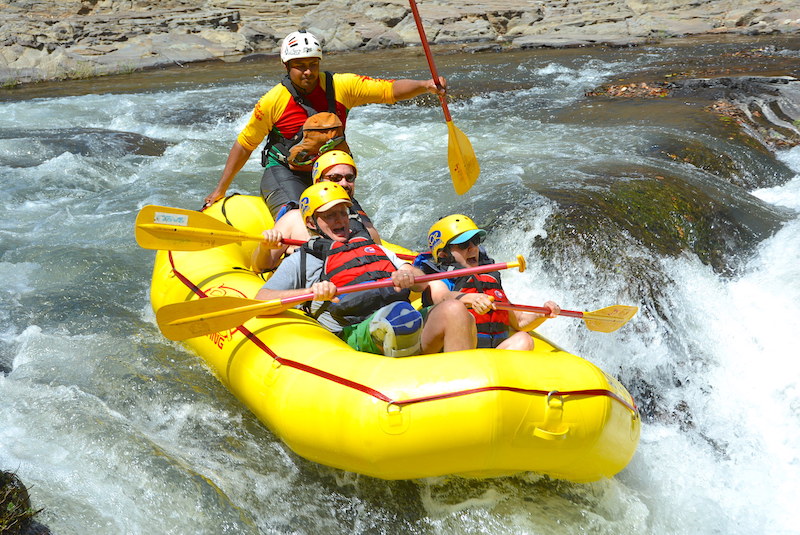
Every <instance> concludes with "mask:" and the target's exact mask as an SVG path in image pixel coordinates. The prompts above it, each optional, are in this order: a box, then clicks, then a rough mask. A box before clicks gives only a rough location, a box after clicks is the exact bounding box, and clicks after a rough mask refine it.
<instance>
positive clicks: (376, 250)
mask: <svg viewBox="0 0 800 535" xmlns="http://www.w3.org/2000/svg"><path fill="white" fill-rule="evenodd" d="M302 250H303V254H306V253H310V254H313V255H314V256H316V257H317V258H320V259H322V260H323V262H324V265H323V273H322V280H329V281H331V282H332V283H333V284H335V285H336V286H339V287H341V286H350V285H353V284H358V283H361V282H369V281H375V280H379V279H385V278H388V277H391V275H392V273H393V272H395V271H397V268H396V267H395V266H394V264H393V263H392V261H391V260H390V259H389V257H388V256H386V253H384V252H383V249H382V248H381V247H380V246H378V245H376V244H375V242H373V241H372V240H370V239H367V238H364V237H362V236H356V237H354V238H350V240H348V241H346V242H344V243H342V242H335V241H333V240H328V239H324V238H316V239H313V240H310V241H309V242H307V244H306V245H304V246H303V249H302ZM301 271H302V272H305V267H303V268H302V270H301ZM409 294H410V291H409V290H402V291H400V292H398V291H395V289H394V286H389V287H388V288H374V289H372V290H364V291H361V292H353V293H348V294H344V295H340V296H339V302H338V303H333V302H330V301H329V302H327V303H326V305H328V306H324V305H323V307H321V308H320V309H319V310H318V311H317V313H316V317H319V314H321V313H322V312H324V311H325V310H327V311H328V312H330V314H331V316H333V318H334V319H335V320H336V321H337V322H338V323H339V324H340V325H342V326H345V325H354V324H356V323H360V322H361V321H364V320H365V319H367V318H368V317H369V316H371V315H372V314H373V313H374V312H375V311H377V310H378V309H379V308H381V307H384V306H386V305H388V304H389V303H393V302H395V301H408V297H409Z"/></svg>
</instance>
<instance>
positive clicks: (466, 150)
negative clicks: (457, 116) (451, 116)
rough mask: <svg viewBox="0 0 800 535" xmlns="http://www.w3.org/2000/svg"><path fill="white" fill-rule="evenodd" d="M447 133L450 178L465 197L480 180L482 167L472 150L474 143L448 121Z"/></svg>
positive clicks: (455, 187) (459, 192) (457, 190)
mask: <svg viewBox="0 0 800 535" xmlns="http://www.w3.org/2000/svg"><path fill="white" fill-rule="evenodd" d="M447 133H448V145H447V164H448V166H449V167H450V177H451V178H452V179H453V188H454V189H455V190H456V193H457V194H458V195H463V194H465V193H466V192H468V191H469V189H470V188H471V187H472V185H473V184H475V181H476V180H478V175H479V174H480V172H481V167H480V165H478V159H477V158H476V157H475V151H474V150H472V143H470V142H469V139H467V136H465V135H464V133H463V132H462V131H461V130H459V129H458V128H457V127H456V125H454V124H453V121H447Z"/></svg>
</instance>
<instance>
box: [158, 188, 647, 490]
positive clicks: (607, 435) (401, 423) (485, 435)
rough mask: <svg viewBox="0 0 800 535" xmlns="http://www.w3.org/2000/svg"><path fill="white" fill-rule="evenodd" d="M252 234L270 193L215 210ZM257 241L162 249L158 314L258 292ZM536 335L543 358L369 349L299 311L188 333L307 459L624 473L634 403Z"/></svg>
mask: <svg viewBox="0 0 800 535" xmlns="http://www.w3.org/2000/svg"><path fill="white" fill-rule="evenodd" d="M205 213H206V214H208V215H211V216H213V217H215V218H217V219H219V220H221V221H224V222H226V223H228V224H230V225H233V226H234V227H236V228H238V229H239V230H242V231H243V232H247V233H250V234H258V233H260V232H261V230H263V229H264V228H267V227H269V226H271V225H272V219H271V217H270V215H269V212H268V210H266V208H265V206H264V203H263V201H262V200H261V199H260V198H258V197H250V196H242V195H234V196H232V197H228V198H227V199H225V200H224V201H223V202H218V203H216V204H215V205H214V206H213V207H211V208H210V209H209V210H207V211H206V212H205ZM254 247H255V242H253V241H249V242H248V241H246V242H243V243H242V244H230V245H225V246H222V247H217V248H212V249H207V250H202V251H191V252H186V251H184V252H178V251H159V252H158V253H157V255H156V261H155V269H154V272H153V282H152V289H151V301H152V304H153V308H154V309H155V310H158V309H159V308H161V307H162V306H164V305H167V304H171V303H178V302H182V301H188V300H191V299H200V298H203V297H206V296H236V297H247V298H252V297H254V296H255V294H256V292H257V291H258V289H259V288H260V287H261V285H262V284H263V283H264V279H263V278H262V277H261V276H260V275H257V274H254V273H253V272H252V271H249V269H248V264H249V258H250V255H251V253H252V250H253V248H254ZM534 336H536V337H537V339H536V344H535V346H536V347H535V349H534V351H531V352H521V351H503V350H497V349H479V350H472V351H462V352H454V353H440V354H435V355H421V356H416V357H407V358H389V357H383V356H379V355H372V354H366V353H360V352H357V351H355V350H353V349H351V348H350V347H349V346H347V345H346V344H345V343H344V342H343V341H341V340H340V339H339V338H338V337H336V336H335V335H333V334H331V333H330V332H328V331H327V330H325V329H324V328H322V327H321V326H320V325H319V324H318V323H317V322H315V321H314V320H312V319H310V318H309V317H307V316H305V315H304V314H302V313H301V312H299V311H296V310H290V311H287V312H284V313H281V314H279V315H276V316H272V317H259V318H253V319H251V320H250V321H247V322H246V323H245V324H244V325H243V326H241V327H239V328H236V329H232V330H229V331H227V332H220V333H215V334H211V335H208V336H202V337H196V338H191V339H189V340H187V341H186V342H185V343H186V345H187V346H188V347H190V348H191V349H192V350H194V351H195V352H196V353H197V354H198V355H200V356H201V357H202V358H203V359H204V360H205V361H206V362H207V363H208V365H209V366H210V367H211V369H212V370H213V371H214V373H215V374H216V375H217V377H219V379H220V380H221V381H222V382H223V383H224V384H225V386H226V387H227V388H228V389H229V390H230V391H231V392H232V393H233V394H234V395H235V396H236V397H237V398H239V399H240V400H241V401H242V403H244V404H245V405H246V406H247V407H248V408H249V409H250V410H251V411H253V413H255V415H256V416H257V417H258V418H259V419H260V420H261V421H262V422H263V423H264V424H265V425H266V426H267V427H268V428H269V429H270V430H271V431H272V432H273V433H275V434H276V435H277V436H278V437H280V438H281V440H283V442H284V443H286V445H287V446H289V447H290V448H291V449H292V450H294V451H295V452H296V453H297V454H299V455H301V456H303V457H305V458H307V459H310V460H312V461H315V462H318V463H321V464H325V465H328V466H333V467H336V468H341V469H343V470H348V471H352V472H357V473H360V474H366V475H368V476H373V477H378V478H382V479H413V478H422V477H430V476H441V475H450V474H455V475H461V476H468V477H491V476H502V475H510V474H514V473H517V472H521V471H532V472H538V473H541V474H547V475H548V476H551V477H553V478H558V479H566V480H570V481H576V482H588V481H594V480H597V479H600V478H604V477H612V476H613V475H614V474H616V473H618V472H619V471H620V470H622V469H623V468H625V466H626V465H627V464H628V462H629V461H630V460H631V458H632V457H633V454H634V451H635V450H636V446H637V444H638V441H639V431H640V418H639V414H638V412H637V409H636V407H635V405H634V402H633V399H632V398H631V396H630V394H629V393H628V392H627V391H626V390H625V388H624V387H623V386H622V385H621V384H620V383H619V382H618V381H617V380H616V379H614V378H613V377H611V376H609V375H608V374H606V373H604V372H603V371H602V370H600V369H599V368H598V367H596V366H595V365H593V364H591V363H590V362H587V361H586V360H583V359H581V358H579V357H577V356H575V355H571V354H569V353H566V352H564V351H563V350H561V349H559V348H557V347H555V346H553V345H551V344H550V343H548V342H547V341H546V340H544V339H543V338H541V337H538V336H537V335H535V334H534Z"/></svg>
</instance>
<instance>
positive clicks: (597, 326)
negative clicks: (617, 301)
mask: <svg viewBox="0 0 800 535" xmlns="http://www.w3.org/2000/svg"><path fill="white" fill-rule="evenodd" d="M638 311H639V307H633V306H628V305H612V306H610V307H606V308H601V309H600V310H595V311H594V312H584V313H583V319H584V321H585V322H586V328H587V329H589V330H590V331H598V332H601V333H613V332H614V331H616V330H617V329H619V328H620V327H622V326H623V325H625V324H626V323H628V321H629V320H630V319H631V318H632V317H633V316H635V315H636V312H638Z"/></svg>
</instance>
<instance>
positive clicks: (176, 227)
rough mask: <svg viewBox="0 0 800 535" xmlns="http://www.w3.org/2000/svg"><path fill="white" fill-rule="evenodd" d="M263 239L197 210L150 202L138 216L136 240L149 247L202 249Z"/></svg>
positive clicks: (181, 249) (170, 249) (185, 249)
mask: <svg viewBox="0 0 800 535" xmlns="http://www.w3.org/2000/svg"><path fill="white" fill-rule="evenodd" d="M260 239H261V236H258V235H250V234H245V233H243V232H240V231H238V230H236V229H235V228H234V227H232V226H230V225H228V224H226V223H223V222H222V221H219V220H218V219H214V218H213V217H211V216H210V215H206V214H204V213H202V212H197V211H195V210H184V209H183V208H170V207H168V206H155V205H148V206H145V207H144V208H142V209H141V210H140V211H139V215H138V216H137V217H136V243H138V244H139V246H140V247H143V248H145V249H166V250H169V251H201V250H203V249H210V248H212V247H219V246H220V245H228V244H229V243H238V242H241V241H243V240H260Z"/></svg>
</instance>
